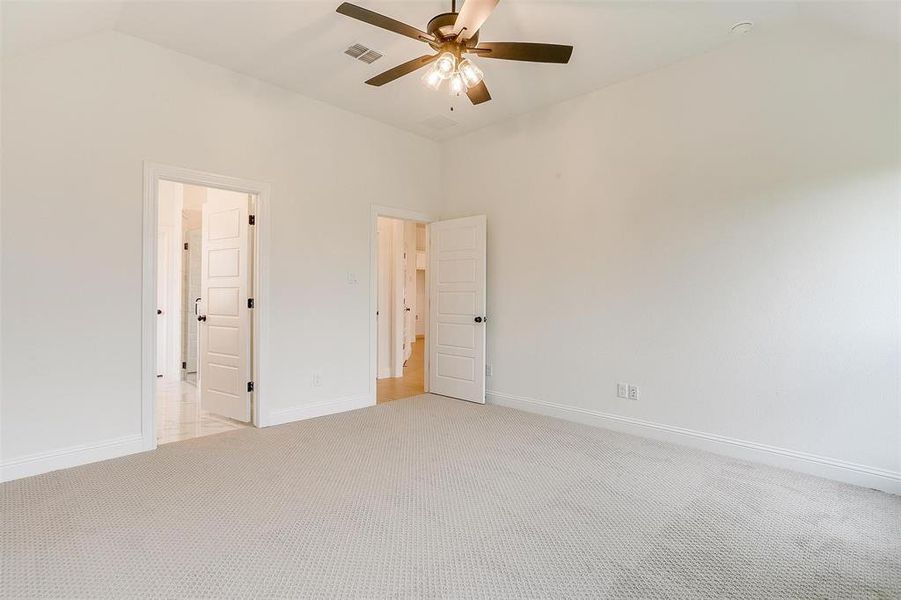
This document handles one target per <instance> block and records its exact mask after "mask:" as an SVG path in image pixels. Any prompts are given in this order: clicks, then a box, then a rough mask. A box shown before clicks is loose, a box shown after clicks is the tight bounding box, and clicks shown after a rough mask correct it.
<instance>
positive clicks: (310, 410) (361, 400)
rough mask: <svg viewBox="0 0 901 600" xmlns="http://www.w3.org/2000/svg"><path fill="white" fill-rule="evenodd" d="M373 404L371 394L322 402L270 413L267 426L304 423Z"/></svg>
mask: <svg viewBox="0 0 901 600" xmlns="http://www.w3.org/2000/svg"><path fill="white" fill-rule="evenodd" d="M373 404H374V403H373V401H372V396H370V395H369V394H364V395H360V396H347V397H345V398H336V399H334V400H322V401H320V402H314V403H311V404H304V405H302V406H295V407H293V408H287V409H283V410H276V411H273V412H271V413H269V418H268V419H266V426H267V427H268V426H270V425H281V424H283V423H291V422H293V421H302V420H303V419H312V418H314V417H322V416H325V415H331V414H334V413H340V412H345V411H348V410H356V409H358V408H366V407H367V406H372V405H373Z"/></svg>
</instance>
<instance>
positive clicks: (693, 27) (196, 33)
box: [3, 0, 898, 139]
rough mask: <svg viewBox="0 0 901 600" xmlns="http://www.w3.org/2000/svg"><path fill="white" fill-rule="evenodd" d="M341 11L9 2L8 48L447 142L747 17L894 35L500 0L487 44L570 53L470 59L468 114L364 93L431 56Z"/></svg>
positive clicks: (697, 48) (414, 17) (846, 7)
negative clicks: (383, 77) (151, 55)
mask: <svg viewBox="0 0 901 600" xmlns="http://www.w3.org/2000/svg"><path fill="white" fill-rule="evenodd" d="M339 3H340V0H331V1H322V0H310V1H290V2H269V1H264V0H261V1H252V2H247V1H245V2H241V1H238V2H211V1H208V0H205V1H188V2H163V1H151V2H141V1H137V2H136V1H116V2H112V1H110V2H104V1H99V2H97V1H93V2H79V1H69V2H36V1H24V2H11V1H4V2H3V50H4V52H5V53H7V54H19V53H24V52H28V51H30V50H34V49H37V48H40V47H44V46H47V45H50V44H55V43H60V42H63V41H67V40H70V39H74V38H77V37H80V36H83V35H88V34H91V33H94V32H98V31H102V30H106V29H115V30H118V31H120V32H123V33H126V34H129V35H133V36H136V37H139V38H142V39H144V40H147V41H149V42H153V43H156V44H159V45H161V46H164V47H167V48H170V49H173V50H176V51H179V52H182V53H184V54H188V55H191V56H194V57H196V58H200V59H202V60H205V61H208V62H210V63H213V64H217V65H221V66H223V67H227V68H229V69H233V70H235V71H238V72H241V73H245V74H247V75H250V76H253V77H255V78H258V79H261V80H263V81H268V82H270V83H273V84H276V85H279V86H282V87H285V88H288V89H291V90H294V91H297V92H299V93H301V94H304V95H306V96H310V97H312V98H316V99H318V100H322V101H323V102H327V103H328V104H332V105H334V106H338V107H340V108H344V109H347V110H350V111H353V112H355V113H359V114H363V115H367V116H370V117H372V118H374V119H377V120H379V121H382V122H385V123H388V124H391V125H395V126H397V127H400V128H403V129H406V130H409V131H412V132H415V133H418V134H421V135H424V136H427V137H430V138H433V139H444V138H448V137H453V136H455V135H459V134H461V133H464V132H467V131H471V130H473V129H477V128H479V127H483V126H485V125H488V124H489V123H493V122H496V121H499V120H501V119H505V118H507V117H510V116H513V115H517V114H522V113H524V112H527V111H531V110H534V109H536V108H539V107H541V106H546V105H548V104H552V103H555V102H559V101H561V100H564V99H567V98H572V97H574V96H577V95H580V94H583V93H586V92H589V91H591V90H595V89H598V88H601V87H604V86H606V85H610V84H612V83H615V82H617V81H622V80H624V79H628V78H630V77H634V76H636V75H638V74H641V73H644V72H647V71H650V70H653V69H656V68H659V67H661V66H664V65H667V64H670V63H672V62H675V61H677V60H680V59H683V58H686V57H688V56H692V55H695V54H699V53H701V52H705V51H707V50H709V49H711V48H714V47H716V46H718V45H720V44H724V43H727V42H728V41H729V40H730V34H729V29H730V27H731V25H732V24H734V23H736V22H739V21H745V20H750V21H753V22H754V23H755V31H759V30H761V29H764V30H765V29H767V28H774V27H778V26H783V25H785V24H788V23H791V22H793V21H795V20H797V19H809V18H815V19H819V20H820V21H822V22H824V23H828V24H831V25H832V26H836V25H839V26H845V27H850V28H853V29H854V30H856V31H857V33H862V34H866V35H872V36H878V37H885V38H888V39H890V40H892V41H896V40H897V38H898V5H897V4H896V3H894V2H885V3H854V2H849V3H828V2H824V3H820V2H816V3H814V2H800V3H798V2H762V1H750V2H744V1H731V2H724V1H709V2H672V1H664V2H643V1H638V0H635V1H629V2H626V1H617V2H609V1H596V2H590V1H582V2H573V1H563V0H541V1H531V0H502V1H501V2H500V4H499V5H498V7H497V9H496V10H495V12H494V14H493V15H492V16H491V18H490V19H489V20H488V22H487V23H486V24H485V26H484V27H483V28H482V31H481V39H482V40H484V41H534V42H550V43H561V44H571V45H573V46H575V50H574V52H573V57H572V60H571V61H570V63H569V64H568V65H544V64H528V63H519V62H511V61H499V60H495V61H492V60H486V59H483V60H478V59H477V61H478V63H479V65H480V66H481V67H482V70H483V71H484V72H485V81H486V83H487V84H488V87H489V89H490V91H491V95H492V98H493V100H492V101H491V102H488V103H486V104H482V105H480V106H477V107H474V106H472V105H470V103H469V101H468V100H467V99H466V98H465V97H461V98H452V97H450V96H448V95H447V94H446V92H444V91H440V92H433V91H431V90H428V89H426V88H425V87H424V86H423V85H422V84H421V83H420V82H419V76H418V75H417V74H413V75H408V76H406V77H404V78H402V79H400V80H397V81H395V82H393V83H390V84H387V85H386V86H384V87H381V88H374V87H371V86H367V85H364V84H363V82H364V81H365V80H366V79H368V78H370V77H372V76H373V75H375V74H377V73H380V72H381V71H384V70H387V69H389V68H391V67H393V66H395V65H396V64H399V63H402V62H405V61H407V60H409V59H411V58H414V57H416V56H419V55H422V54H426V53H428V52H429V50H430V49H429V47H428V46H426V45H425V44H421V43H418V42H416V41H414V40H411V39H408V38H404V37H401V36H398V35H395V34H392V33H389V32H386V31H383V30H380V29H377V28H375V27H371V26H369V25H366V24H365V23H361V22H358V21H354V20H352V19H349V18H347V17H344V16H342V15H339V14H337V13H335V8H336V7H337V5H338V4H339ZM356 3H357V4H360V5H362V6H365V7H367V8H369V9H371V10H375V11H377V12H381V13H383V14H386V15H388V16H391V17H393V18H396V19H398V20H400V21H404V22H406V23H409V24H411V25H413V26H416V27H419V28H420V29H425V25H426V23H427V22H428V20H429V19H430V18H431V17H432V16H434V15H435V14H438V13H440V12H446V11H447V10H448V9H449V4H450V1H449V0H448V1H447V2H438V1H434V0H419V1H409V0H407V1H386V0H357V1H356ZM865 4H866V6H865ZM354 43H361V44H363V45H365V46H368V47H370V48H373V49H375V50H378V51H379V52H381V53H382V54H384V58H382V59H380V60H378V61H376V62H375V63H374V64H372V65H367V64H365V63H363V62H360V61H357V60H354V59H352V58H351V57H349V56H347V55H345V54H344V53H343V51H344V49H345V48H347V47H348V46H350V45H351V44H354ZM451 108H453V111H451ZM436 117H438V119H437V121H438V122H442V119H441V117H444V118H449V119H452V120H453V122H454V123H455V124H454V125H453V126H450V127H445V128H442V129H438V128H435V127H432V126H429V125H427V123H429V122H435V121H436ZM445 124H446V122H445Z"/></svg>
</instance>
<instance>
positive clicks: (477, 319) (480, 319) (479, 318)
mask: <svg viewBox="0 0 901 600" xmlns="http://www.w3.org/2000/svg"><path fill="white" fill-rule="evenodd" d="M473 320H474V321H475V322H476V323H481V322H482V320H483V319H482V317H476V318H475V319H473Z"/></svg>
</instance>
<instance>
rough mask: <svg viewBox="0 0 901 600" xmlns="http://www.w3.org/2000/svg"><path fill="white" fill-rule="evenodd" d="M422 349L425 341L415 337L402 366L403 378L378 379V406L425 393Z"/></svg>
mask: <svg viewBox="0 0 901 600" xmlns="http://www.w3.org/2000/svg"><path fill="white" fill-rule="evenodd" d="M424 349H425V339H424V338H421V337H417V338H416V342H415V343H414V344H413V353H412V354H411V355H410V358H409V359H407V364H406V365H405V366H404V376H403V377H392V378H389V379H379V380H378V382H376V401H377V402H378V403H379V404H382V403H383V402H391V401H392V400H399V399H401V398H411V397H413V396H418V395H419V394H422V393H424V392H425V384H424V379H423V378H424V377H425V370H424V366H425V359H424V356H423V355H424V352H425V350H424Z"/></svg>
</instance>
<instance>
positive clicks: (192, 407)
mask: <svg viewBox="0 0 901 600" xmlns="http://www.w3.org/2000/svg"><path fill="white" fill-rule="evenodd" d="M198 400H199V398H198V396H197V388H196V387H195V386H194V385H192V384H191V383H189V382H187V381H164V380H162V379H158V380H157V385H156V441H157V443H158V444H168V443H169V442H179V441H181V440H189V439H191V438H196V437H202V436H204V435H212V434H214V433H222V432H224V431H233V430H235V429H243V428H245V427H249V426H250V424H249V423H241V422H239V421H233V420H232V419H227V418H225V417H220V416H218V415H214V414H212V413H209V412H207V411H205V410H202V409H201V408H200V402H198Z"/></svg>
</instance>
